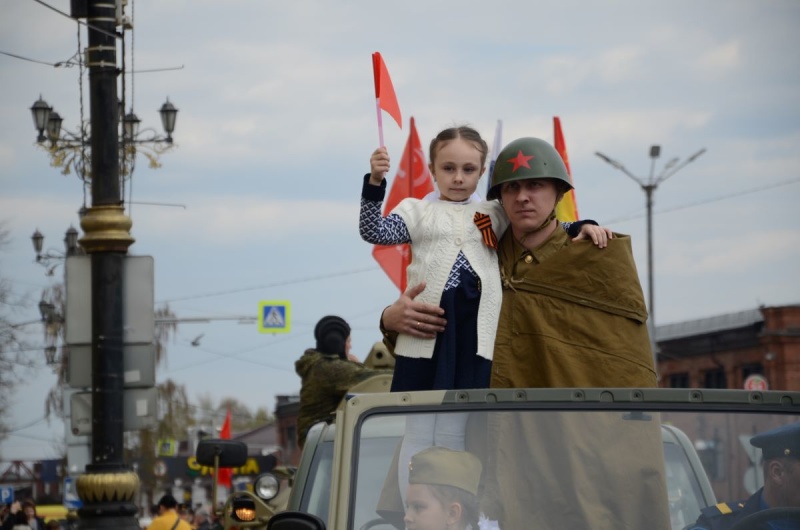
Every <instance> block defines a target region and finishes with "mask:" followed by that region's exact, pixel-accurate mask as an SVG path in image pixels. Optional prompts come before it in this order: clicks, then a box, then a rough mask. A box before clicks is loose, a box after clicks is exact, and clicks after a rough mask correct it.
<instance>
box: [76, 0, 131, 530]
mask: <svg viewBox="0 0 800 530" xmlns="http://www.w3.org/2000/svg"><path fill="white" fill-rule="evenodd" d="M75 4H78V5H79V7H80V6H85V8H86V13H85V16H86V20H87V25H88V35H89V39H88V42H89V45H88V48H87V49H86V53H87V65H88V68H89V102H90V112H91V115H90V122H91V131H92V135H91V149H92V151H91V152H92V156H91V168H92V172H91V175H92V183H91V192H92V193H91V196H92V205H91V207H90V208H89V210H88V212H87V213H86V216H85V217H84V218H83V219H82V220H81V227H82V228H83V231H84V236H83V237H82V238H81V240H80V244H81V247H83V248H84V249H85V250H86V252H87V254H89V255H90V256H91V266H92V280H91V286H92V311H91V319H92V436H91V445H92V449H91V463H90V464H89V465H87V466H86V473H85V474H83V475H81V476H80V477H78V480H77V484H76V485H77V491H78V496H79V497H80V499H81V501H83V507H82V508H81V509H80V510H79V512H78V513H79V516H80V528H81V529H100V528H103V529H105V528H108V529H111V528H114V529H130V530H139V526H138V523H137V520H136V518H135V515H136V511H137V508H136V505H135V504H134V498H135V495H136V494H137V492H138V491H139V477H138V475H137V474H136V473H134V472H133V471H132V470H131V469H130V468H129V467H128V466H126V465H125V462H124V456H123V381H124V379H123V376H124V374H123V357H122V348H123V320H122V318H123V315H122V308H123V284H122V278H123V276H122V271H123V269H122V267H123V260H124V259H125V255H126V254H127V252H128V247H129V246H130V245H131V244H132V243H133V241H134V239H133V238H132V237H131V235H130V228H131V220H130V218H128V217H127V216H126V215H125V212H124V207H123V205H122V197H121V194H120V179H119V175H120V167H119V166H120V162H119V157H120V153H119V133H118V130H119V124H118V119H119V112H118V100H117V75H118V73H119V72H118V70H117V33H116V18H117V12H116V5H115V2H110V1H108V0H86V2H85V3H84V2H74V1H73V9H75ZM80 14H82V13H78V15H80ZM73 16H76V13H73Z"/></svg>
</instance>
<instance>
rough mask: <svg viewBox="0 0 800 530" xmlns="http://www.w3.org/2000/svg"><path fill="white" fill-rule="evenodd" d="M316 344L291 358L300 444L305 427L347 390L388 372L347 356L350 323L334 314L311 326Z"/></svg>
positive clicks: (323, 415)
mask: <svg viewBox="0 0 800 530" xmlns="http://www.w3.org/2000/svg"><path fill="white" fill-rule="evenodd" d="M314 338H315V339H316V342H317V344H316V347H315V348H310V349H308V350H306V351H305V353H304V354H303V356H302V357H300V359H298V360H297V361H296V362H295V365H294V366H295V371H296V372H297V375H299V376H300V378H301V379H302V384H301V387H300V413H299V415H298V417H297V438H298V440H297V443H298V445H299V447H301V448H302V447H303V445H304V444H305V441H306V433H307V432H308V429H309V428H310V427H311V426H312V425H314V424H315V423H316V422H318V421H322V420H325V419H326V418H328V417H329V416H330V415H331V412H333V411H334V410H336V407H337V406H338V405H339V402H340V401H341V400H342V398H343V397H344V396H345V394H346V393H347V390H348V389H349V388H350V387H351V386H353V385H355V384H357V383H360V382H362V381H364V380H366V379H368V378H370V377H372V376H374V375H380V374H386V373H391V372H390V371H388V370H372V369H369V368H367V367H366V366H364V365H363V364H361V363H360V362H357V361H354V360H351V359H352V357H350V326H349V325H348V324H347V322H346V321H345V320H344V319H343V318H341V317H338V316H326V317H323V318H322V319H320V321H319V322H318V323H317V325H316V327H315V328H314Z"/></svg>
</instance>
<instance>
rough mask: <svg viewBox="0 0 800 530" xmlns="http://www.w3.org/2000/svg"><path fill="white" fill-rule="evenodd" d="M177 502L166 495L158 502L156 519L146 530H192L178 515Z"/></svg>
mask: <svg viewBox="0 0 800 530" xmlns="http://www.w3.org/2000/svg"><path fill="white" fill-rule="evenodd" d="M177 508H178V501H176V500H175V497H173V496H172V495H170V494H166V495H164V496H163V497H161V499H160V500H159V501H158V517H156V518H155V519H153V522H152V523H150V526H148V527H147V530H192V525H190V524H189V523H187V522H186V521H184V520H183V519H181V518H180V516H179V515H178V511H177Z"/></svg>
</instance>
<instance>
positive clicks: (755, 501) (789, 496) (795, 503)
mask: <svg viewBox="0 0 800 530" xmlns="http://www.w3.org/2000/svg"><path fill="white" fill-rule="evenodd" d="M750 445H752V446H753V447H759V448H760V449H761V451H762V455H763V456H762V462H763V465H764V487H763V488H761V489H760V490H758V491H757V492H755V493H753V495H751V496H750V498H749V499H746V500H743V501H739V502H735V503H726V502H720V503H718V504H715V505H714V506H709V507H708V508H705V509H703V511H702V513H701V515H700V517H699V518H698V519H697V521H696V522H695V523H694V524H692V525H689V526H687V527H686V528H687V529H691V530H727V529H728V528H732V527H733V526H734V525H735V524H737V523H738V522H740V521H742V520H743V519H745V518H746V517H747V516H749V515H752V514H754V513H757V512H760V511H763V510H768V509H770V508H798V509H800V423H791V424H789V425H784V426H782V427H778V428H776V429H772V430H769V431H767V432H764V433H761V434H757V435H755V436H753V437H752V438H751V439H750ZM764 522H765V523H766V526H765V528H770V529H775V530H800V513H795V514H794V516H793V517H788V518H785V519H784V518H783V517H782V516H779V515H776V516H775V517H774V519H769V521H764ZM743 528H744V527H743ZM747 528H751V527H750V526H748V527H747Z"/></svg>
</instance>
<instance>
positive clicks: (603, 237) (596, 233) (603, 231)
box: [572, 224, 614, 248]
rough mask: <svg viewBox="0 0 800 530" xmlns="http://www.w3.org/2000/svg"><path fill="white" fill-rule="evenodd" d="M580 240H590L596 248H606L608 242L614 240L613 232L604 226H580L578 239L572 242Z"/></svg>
mask: <svg viewBox="0 0 800 530" xmlns="http://www.w3.org/2000/svg"><path fill="white" fill-rule="evenodd" d="M581 239H591V240H592V243H594V244H595V245H597V247H598V248H606V246H608V240H609V239H614V232H613V231H612V230H611V229H610V228H606V227H604V226H597V225H589V224H586V225H583V226H581V233H580V234H578V237H575V238H573V239H572V240H573V241H579V240H581Z"/></svg>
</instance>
